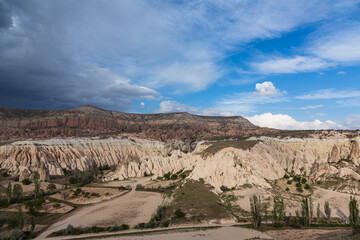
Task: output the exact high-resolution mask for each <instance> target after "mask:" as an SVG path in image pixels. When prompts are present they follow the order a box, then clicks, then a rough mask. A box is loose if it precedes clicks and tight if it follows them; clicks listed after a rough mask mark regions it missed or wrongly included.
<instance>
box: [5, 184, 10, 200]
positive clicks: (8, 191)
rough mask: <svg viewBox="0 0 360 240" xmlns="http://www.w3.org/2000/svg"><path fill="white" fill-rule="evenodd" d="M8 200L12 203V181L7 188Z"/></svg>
mask: <svg viewBox="0 0 360 240" xmlns="http://www.w3.org/2000/svg"><path fill="white" fill-rule="evenodd" d="M5 193H6V200H7V201H8V203H9V204H10V202H11V198H12V187H11V183H9V184H8V186H7V188H6V190H5Z"/></svg>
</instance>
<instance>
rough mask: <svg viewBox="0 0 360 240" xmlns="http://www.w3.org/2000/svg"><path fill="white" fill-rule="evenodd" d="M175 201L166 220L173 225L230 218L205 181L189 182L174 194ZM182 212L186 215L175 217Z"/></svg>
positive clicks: (167, 210) (167, 211)
mask: <svg viewBox="0 0 360 240" xmlns="http://www.w3.org/2000/svg"><path fill="white" fill-rule="evenodd" d="M173 197H174V200H173V201H172V202H171V204H170V206H169V207H168V208H167V209H166V214H165V216H166V217H165V220H170V221H171V223H182V222H201V221H203V220H211V219H222V218H228V217H230V215H229V213H228V212H227V211H226V209H225V207H224V206H223V205H221V203H220V199H219V197H218V196H217V195H216V194H215V193H213V192H211V191H210V187H209V186H207V185H205V184H204V182H203V181H194V180H189V181H187V182H186V183H184V185H183V186H182V187H179V188H177V189H176V190H175V191H174V193H173ZM178 210H180V211H181V212H183V213H184V214H185V216H184V217H182V218H179V217H176V216H175V215H174V213H175V211H178Z"/></svg>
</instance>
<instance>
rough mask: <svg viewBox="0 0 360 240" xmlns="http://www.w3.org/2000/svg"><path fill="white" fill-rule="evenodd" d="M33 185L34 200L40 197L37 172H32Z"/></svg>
mask: <svg viewBox="0 0 360 240" xmlns="http://www.w3.org/2000/svg"><path fill="white" fill-rule="evenodd" d="M34 184H35V187H34V195H35V198H38V197H39V195H40V175H39V173H38V172H37V171H36V172H34Z"/></svg>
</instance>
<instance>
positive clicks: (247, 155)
mask: <svg viewBox="0 0 360 240" xmlns="http://www.w3.org/2000/svg"><path fill="white" fill-rule="evenodd" d="M249 140H252V141H257V144H255V146H253V147H252V148H251V149H247V150H242V149H238V148H224V149H222V150H220V151H219V152H217V153H215V154H214V155H206V156H207V157H203V156H204V155H202V154H201V153H202V152H203V151H205V150H206V148H207V147H208V145H207V144H205V143H204V142H203V141H201V142H198V143H197V144H196V146H195V144H193V146H192V148H193V151H192V152H188V151H187V150H186V149H187V148H188V147H187V145H186V143H182V142H179V141H170V142H167V143H164V142H159V141H153V140H144V139H138V138H136V139H121V138H108V139H96V138H95V139H90V138H77V139H76V138H74V139H50V140H37V141H19V142H14V143H10V144H6V145H3V146H0V164H1V167H2V168H5V169H8V171H9V173H10V174H19V175H20V178H21V179H23V178H24V177H25V176H28V175H29V172H34V171H39V173H40V175H42V176H44V177H42V180H46V179H47V176H48V175H49V174H50V175H62V174H63V169H71V170H80V171H85V170H87V169H88V168H89V167H91V166H92V165H93V164H94V163H95V164H97V165H98V166H104V165H108V166H113V165H114V166H116V170H115V171H114V172H110V173H109V174H107V175H106V176H105V177H104V180H115V179H120V180H121V179H125V178H128V177H141V176H144V174H145V173H147V174H154V176H153V177H154V178H157V177H158V176H163V175H164V174H166V173H167V172H173V173H174V172H177V171H179V170H182V169H183V170H190V171H191V173H190V175H189V177H190V178H192V179H200V178H203V179H204V180H205V181H206V182H207V183H210V184H211V185H213V186H215V187H216V188H219V187H220V186H221V185H225V186H228V187H234V186H241V185H243V184H245V183H250V184H255V185H259V186H263V187H269V186H270V185H269V183H268V182H267V181H266V179H268V180H274V179H278V178H282V177H283V176H284V174H285V172H286V171H287V172H289V173H294V174H296V175H306V176H308V177H309V178H310V179H311V180H314V181H318V180H324V179H327V178H330V177H340V178H352V179H360V175H359V174H358V173H357V171H358V170H357V167H356V165H355V162H356V161H358V158H357V156H358V155H357V154H358V153H359V152H358V151H359V142H360V141H359V140H360V138H352V139H349V138H347V137H346V136H344V135H341V134H338V135H335V136H332V137H327V138H319V137H310V138H304V139H299V138H287V139H278V138H269V137H252V138H250V139H249ZM212 144H216V142H213V143H212ZM354 159H355V160H356V161H354ZM47 172H48V173H49V174H47ZM25 178H26V177H25Z"/></svg>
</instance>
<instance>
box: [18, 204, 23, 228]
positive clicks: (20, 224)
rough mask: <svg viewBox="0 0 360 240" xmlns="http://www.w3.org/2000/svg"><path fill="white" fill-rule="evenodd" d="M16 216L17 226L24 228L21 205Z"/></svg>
mask: <svg viewBox="0 0 360 240" xmlns="http://www.w3.org/2000/svg"><path fill="white" fill-rule="evenodd" d="M17 217H18V227H19V228H20V229H21V230H22V229H23V228H24V214H23V212H22V209H21V205H20V206H19V209H18V214H17Z"/></svg>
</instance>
